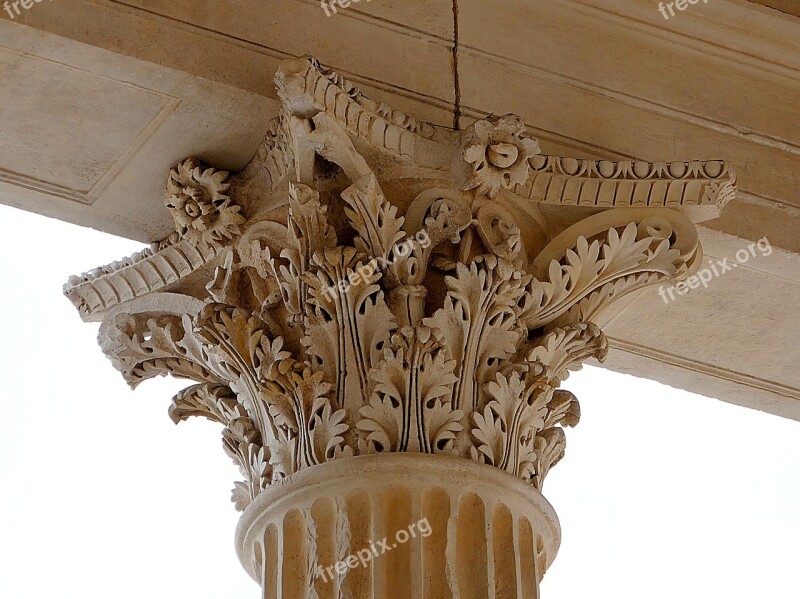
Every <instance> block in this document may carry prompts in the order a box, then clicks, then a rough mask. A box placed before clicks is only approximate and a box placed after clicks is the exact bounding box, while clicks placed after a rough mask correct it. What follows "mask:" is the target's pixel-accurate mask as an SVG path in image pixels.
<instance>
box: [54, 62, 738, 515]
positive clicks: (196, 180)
mask: <svg viewBox="0 0 800 599" xmlns="http://www.w3.org/2000/svg"><path fill="white" fill-rule="evenodd" d="M276 82H277V86H278V91H279V95H280V97H281V99H282V101H283V109H282V113H281V116H280V117H279V119H277V120H276V121H275V122H274V123H273V125H272V127H271V130H270V133H269V134H268V136H267V139H266V140H265V142H264V144H263V145H262V147H261V148H260V149H259V152H258V153H257V155H256V157H255V158H254V159H253V161H252V162H251V163H250V164H249V165H248V167H247V168H246V169H245V170H244V171H242V172H241V173H239V174H236V175H234V176H233V177H229V176H228V174H227V173H225V172H222V171H217V170H215V169H213V168H210V167H204V166H202V165H201V164H200V162H199V161H196V160H194V159H188V160H186V161H184V162H182V163H180V164H179V165H177V166H176V167H175V168H174V169H173V170H172V172H171V174H170V176H169V179H168V185H167V200H166V205H167V208H168V209H169V210H170V211H171V212H172V214H173V217H174V219H175V224H176V229H177V231H176V233H175V234H173V235H172V236H171V237H170V238H168V239H166V240H164V241H162V242H158V243H155V244H153V245H152V246H151V248H149V249H147V250H145V251H143V252H141V253H139V254H137V255H135V256H133V257H131V258H130V259H126V260H123V261H121V262H117V263H113V264H111V265H109V266H108V267H104V268H101V269H97V270H95V271H92V272H91V273H88V274H85V275H83V276H81V277H73V278H72V279H71V280H70V282H69V283H68V284H67V286H66V288H65V293H66V294H67V296H68V297H70V299H71V300H72V301H73V302H74V303H75V305H76V306H77V307H78V308H79V310H80V311H81V313H82V315H83V316H84V318H86V319H87V320H102V321H103V324H102V327H101V331H100V344H101V346H102V348H103V351H104V352H105V353H106V354H107V355H108V356H109V358H110V359H111V360H112V362H113V364H114V365H115V367H117V368H118V369H119V370H120V371H121V372H122V373H123V375H124V376H125V378H126V380H127V381H128V382H129V383H130V384H131V385H133V386H135V385H137V384H138V383H140V382H141V381H143V380H145V379H148V378H151V377H154V376H157V375H164V374H172V375H174V376H177V377H181V378H187V379H191V380H193V381H195V383H196V384H194V385H192V386H190V387H188V388H187V389H185V390H184V391H182V392H181V393H179V394H178V395H177V396H176V397H175V398H173V402H172V406H171V408H170V416H171V417H172V419H173V420H174V421H175V422H179V421H181V420H184V419H186V418H188V417H189V416H205V417H206V418H209V419H211V420H214V421H217V422H219V423H220V424H222V425H223V427H224V430H223V441H224V447H225V450H226V451H227V452H228V453H229V454H230V455H231V457H232V458H233V459H234V460H235V461H236V463H237V464H238V465H239V467H240V468H241V471H242V474H243V476H244V481H242V482H237V483H236V486H235V489H234V501H235V502H236V505H237V508H238V509H244V508H245V507H246V506H247V505H248V503H249V502H250V501H252V499H253V498H255V497H256V496H257V495H258V494H259V493H260V491H261V490H263V489H264V488H266V487H267V486H268V485H270V484H272V483H274V482H275V481H278V480H280V479H282V478H284V477H287V476H289V475H291V474H293V473H295V472H297V471H298V470H301V469H303V468H308V467H311V466H315V465H318V464H323V463H325V462H327V461H330V460H334V459H342V458H347V457H349V456H354V455H359V454H366V453H386V452H422V453H446V454H452V455H455V456H459V457H461V458H463V459H469V460H475V461H477V462H481V463H485V464H488V465H491V466H494V467H496V468H500V469H502V470H505V471H507V472H509V473H511V474H513V475H515V476H519V477H521V478H523V479H524V480H527V481H529V482H530V483H531V484H532V485H534V486H535V487H537V488H541V486H542V482H543V480H544V478H545V476H546V475H547V472H548V471H549V469H550V468H551V467H552V466H553V465H554V464H556V463H557V462H558V461H559V460H560V459H561V458H562V457H563V455H564V448H565V434H564V427H569V426H575V425H576V424H577V423H578V420H579V417H580V411H579V406H578V402H577V400H576V398H575V397H574V396H573V395H572V394H571V393H569V392H568V391H565V390H562V389H560V385H561V383H562V382H563V381H564V380H565V379H566V378H567V376H568V374H569V372H570V370H575V369H577V368H579V367H580V365H581V364H582V363H583V362H584V361H585V360H587V359H589V358H597V359H599V360H602V359H603V357H604V356H605V353H606V350H607V343H606V339H605V337H604V335H603V333H602V331H601V330H600V329H599V328H598V326H597V325H596V324H594V323H593V320H595V318H596V316H597V314H598V313H599V312H600V311H601V310H602V309H603V308H605V307H606V306H607V305H609V304H610V303H611V302H612V301H613V300H614V299H616V298H617V297H620V296H622V295H624V294H626V293H629V292H631V291H634V290H638V289H641V288H643V287H645V286H647V285H651V284H653V283H657V282H660V281H664V280H668V279H677V278H683V277H685V276H687V275H688V274H689V273H690V271H691V269H692V268H693V265H694V264H695V263H696V262H697V261H698V260H699V258H700V248H699V245H698V241H697V235H696V230H695V227H694V224H693V222H692V220H691V218H695V219H697V218H698V217H699V215H701V214H703V215H708V214H710V213H712V212H717V213H718V211H719V209H720V208H721V207H722V206H723V205H724V203H725V202H727V201H728V200H729V199H730V197H731V196H732V193H733V185H734V178H733V176H732V174H731V173H730V172H729V170H728V168H727V166H725V165H723V164H721V163H682V164H683V165H684V167H685V168H683V169H680V168H678V167H675V168H673V169H670V168H669V167H662V166H659V164H666V163H655V164H649V163H642V164H644V165H645V166H637V165H638V164H639V163H609V164H610V165H611V166H610V167H609V166H607V165H606V164H605V163H604V162H603V163H598V162H592V165H594V166H593V167H591V168H590V167H588V166H587V164H588V162H590V161H584V162H579V161H574V162H575V164H572V163H571V162H569V160H572V159H557V158H555V157H548V156H542V155H541V154H539V146H538V143H537V142H536V141H535V140H533V139H530V138H528V137H527V136H526V134H525V131H524V126H523V124H522V122H521V120H520V119H519V118H518V117H515V116H513V115H509V116H505V117H501V118H499V119H487V120H483V121H478V122H477V123H475V124H474V125H473V126H472V127H470V128H469V129H467V130H465V131H461V132H455V131H449V130H443V129H437V128H434V127H433V126H431V125H428V124H425V123H417V122H416V121H415V120H414V119H412V118H410V117H408V116H407V115H404V114H402V113H399V112H397V111H393V110H391V109H390V108H388V107H387V106H385V105H382V104H376V103H375V102H372V101H370V100H368V99H367V98H365V97H364V96H363V94H361V92H360V91H358V90H357V89H356V88H355V87H354V86H353V85H352V84H350V83H349V82H347V81H345V80H344V79H343V78H341V77H340V76H339V75H336V74H335V73H332V72H330V71H327V70H325V69H324V68H322V67H321V66H320V65H319V64H318V63H316V62H315V61H313V60H310V59H301V60H295V61H288V62H287V63H284V65H283V66H282V67H281V69H280V70H279V72H278V75H277V77H276ZM695 165H701V167H697V166H695ZM568 170H570V171H571V172H572V174H569V173H568V172H567V171H568ZM543 176H547V177H548V179H547V182H546V184H544V183H542V179H541V177H543ZM561 179H563V180H561ZM642 194H645V195H646V198H645V200H646V201H644V202H642V201H641V196H642ZM575 206H580V207H582V209H581V210H575ZM544 208H547V210H544ZM587 208H588V210H587ZM553 211H557V212H558V215H559V218H557V219H552V218H549V217H548V216H547V214H548V213H549V214H553ZM573 213H574V214H573ZM690 217H691V218H690ZM551 221H552V222H558V223H560V224H559V225H554V224H551ZM420 233H424V234H425V235H426V236H427V238H429V239H430V243H429V244H428V245H427V246H426V247H423V246H421V245H420V244H407V245H406V247H411V250H410V251H407V252H405V255H398V253H397V252H395V251H394V250H395V248H396V247H397V246H398V244H401V243H403V242H404V241H405V240H408V239H413V238H415V236H417V237H416V238H417V239H419V237H418V235H419V234H420ZM386 256H392V260H388V261H386V260H384V263H385V267H384V268H381V269H373V272H368V274H367V275H366V276H361V277H360V278H353V273H355V272H360V273H361V274H362V275H363V273H365V272H367V271H365V270H364V267H365V265H367V264H369V263H370V262H371V261H373V260H374V259H377V258H381V257H384V258H385V257H386ZM210 273H213V276H212V275H211V274H210ZM353 280H355V281H356V283H355V284H346V285H343V284H341V283H342V282H344V281H353Z"/></svg>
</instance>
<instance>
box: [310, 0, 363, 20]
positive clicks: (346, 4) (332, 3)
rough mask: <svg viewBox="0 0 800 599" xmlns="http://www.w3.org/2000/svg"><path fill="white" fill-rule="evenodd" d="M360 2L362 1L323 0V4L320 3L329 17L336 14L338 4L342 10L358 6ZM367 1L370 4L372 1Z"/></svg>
mask: <svg viewBox="0 0 800 599" xmlns="http://www.w3.org/2000/svg"><path fill="white" fill-rule="evenodd" d="M360 1H361V0H322V2H320V6H321V7H322V10H324V11H325V15H326V16H328V17H329V16H331V15H332V14H334V15H335V14H336V5H337V4H338V5H339V6H341V7H342V8H350V4H358V3H359V2H360ZM366 1H367V2H369V1H370V0H366ZM331 11H333V12H331Z"/></svg>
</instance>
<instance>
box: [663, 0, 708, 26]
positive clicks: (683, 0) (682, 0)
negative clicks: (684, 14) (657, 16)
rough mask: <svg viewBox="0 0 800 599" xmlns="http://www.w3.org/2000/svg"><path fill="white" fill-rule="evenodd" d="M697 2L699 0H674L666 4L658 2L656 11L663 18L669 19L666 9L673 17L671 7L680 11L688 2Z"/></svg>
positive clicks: (705, 2) (686, 6) (706, 1)
mask: <svg viewBox="0 0 800 599" xmlns="http://www.w3.org/2000/svg"><path fill="white" fill-rule="evenodd" d="M699 2H700V0H675V1H674V2H667V4H666V5H664V3H663V2H659V3H658V12H660V13H661V14H662V16H663V17H664V19H665V20H667V21H669V16H667V11H669V14H670V15H671V16H673V17H674V16H675V11H674V10H673V9H672V7H673V6H674V7H675V8H677V9H678V10H680V11H684V10H686V9H687V8H689V5H690V4H698V3H699ZM703 3H704V4H708V0H703Z"/></svg>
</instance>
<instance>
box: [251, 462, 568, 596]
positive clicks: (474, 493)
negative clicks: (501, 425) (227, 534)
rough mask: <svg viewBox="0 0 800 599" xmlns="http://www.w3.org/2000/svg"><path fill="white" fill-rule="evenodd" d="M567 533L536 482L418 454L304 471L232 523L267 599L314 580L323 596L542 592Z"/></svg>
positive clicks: (297, 591) (295, 592)
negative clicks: (541, 585)
mask: <svg viewBox="0 0 800 599" xmlns="http://www.w3.org/2000/svg"><path fill="white" fill-rule="evenodd" d="M408 529H410V530H408ZM560 539H561V530H560V526H559V523H558V518H557V516H556V514H555V511H553V508H552V507H551V506H550V504H549V503H548V502H547V500H546V499H544V497H542V495H541V494H540V493H538V492H537V491H535V490H532V489H531V488H530V487H529V486H528V485H525V484H524V483H522V482H521V481H519V480H517V479H515V478H514V477H512V476H510V475H508V474H505V473H503V472H498V471H496V470H493V469H491V468H488V467H486V466H481V465H478V464H474V463H470V462H467V461H465V460H458V459H454V458H448V457H442V456H430V455H419V454H394V455H390V456H383V455H382V456H361V457H357V458H351V459H349V460H336V461H334V462H331V463H330V464H326V465H324V466H315V467H314V468H311V469H309V470H305V471H303V472H302V473H299V474H297V475H296V476H294V477H293V479H292V484H291V485H281V486H274V487H270V488H269V489H267V490H266V491H264V492H263V493H262V494H261V495H260V496H259V497H258V499H257V500H256V501H254V502H253V503H252V504H251V505H250V506H249V507H248V508H247V510H245V512H244V514H242V518H241V520H240V521H239V526H238V528H237V531H236V547H237V551H238V554H239V558H240V560H241V562H242V565H243V566H244V567H245V569H246V570H247V572H248V573H249V574H250V576H252V577H253V579H255V580H256V581H257V582H258V583H259V584H263V586H264V594H263V596H264V597H265V598H284V599H285V598H288V597H301V596H310V595H311V594H310V593H308V595H306V593H307V592H308V590H309V589H310V588H313V589H314V591H316V593H317V595H316V596H317V597H319V598H320V599H334V598H336V597H350V596H352V597H424V598H425V599H434V598H437V597H438V598H443V597H451V596H456V593H455V591H451V589H457V596H458V597H460V598H461V599H486V598H487V597H494V598H495V599H510V598H520V599H523V598H524V599H533V598H538V597H539V593H538V587H539V583H540V582H541V579H542V576H543V575H544V572H545V571H546V570H547V567H548V566H549V565H550V564H551V563H552V561H553V559H554V558H555V556H556V553H557V551H558V545H559V542H560ZM381 541H385V542H384V543H381ZM348 559H349V560H350V561H349V563H348ZM337 564H338V565H339V571H338V572H337V571H336V566H337Z"/></svg>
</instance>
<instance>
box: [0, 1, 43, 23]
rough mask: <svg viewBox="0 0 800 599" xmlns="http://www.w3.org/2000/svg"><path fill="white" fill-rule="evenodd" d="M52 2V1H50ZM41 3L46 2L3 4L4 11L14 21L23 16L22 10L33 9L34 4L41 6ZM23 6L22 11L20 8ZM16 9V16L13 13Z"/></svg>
mask: <svg viewBox="0 0 800 599" xmlns="http://www.w3.org/2000/svg"><path fill="white" fill-rule="evenodd" d="M48 1H50V0H48ZM40 2H44V0H14V2H8V1H6V2H3V10H4V11H6V12H7V13H8V16H9V17H11V18H12V19H16V18H17V17H18V16H20V15H21V14H22V10H30V9H31V8H33V5H34V4H39V3H40ZM20 6H22V10H20V9H19V7H20ZM12 8H13V9H14V11H15V12H16V14H14V12H12V11H11V9H12Z"/></svg>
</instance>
